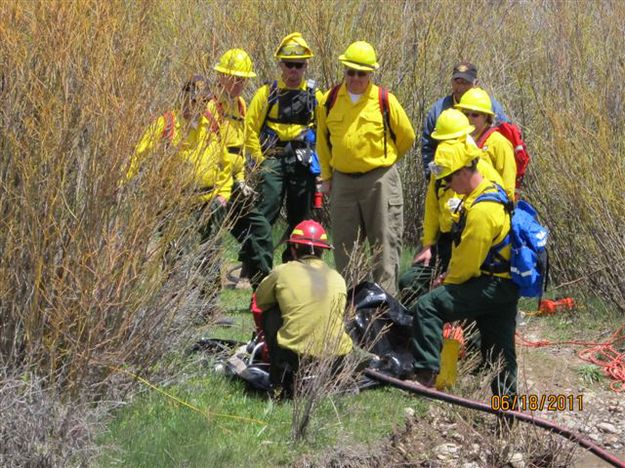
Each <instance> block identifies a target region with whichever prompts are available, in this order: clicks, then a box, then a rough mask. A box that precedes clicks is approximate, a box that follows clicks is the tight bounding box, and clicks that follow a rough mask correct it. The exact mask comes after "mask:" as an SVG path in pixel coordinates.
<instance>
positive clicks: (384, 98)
mask: <svg viewBox="0 0 625 468" xmlns="http://www.w3.org/2000/svg"><path fill="white" fill-rule="evenodd" d="M378 101H379V103H380V110H381V111H382V117H383V118H384V127H385V130H388V132H389V133H390V135H391V138H392V139H393V141H395V140H396V136H395V132H394V131H393V128H392V127H391V106H390V104H389V101H388V89H386V88H382V87H381V86H380V88H379V90H378Z"/></svg>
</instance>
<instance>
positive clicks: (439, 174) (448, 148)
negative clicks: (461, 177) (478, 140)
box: [429, 138, 481, 180]
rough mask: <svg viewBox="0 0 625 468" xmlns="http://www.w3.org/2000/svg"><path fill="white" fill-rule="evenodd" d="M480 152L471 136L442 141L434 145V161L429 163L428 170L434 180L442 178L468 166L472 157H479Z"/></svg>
mask: <svg viewBox="0 0 625 468" xmlns="http://www.w3.org/2000/svg"><path fill="white" fill-rule="evenodd" d="M480 152H481V150H480V149H479V148H478V147H477V146H476V145H475V143H474V141H473V139H472V138H465V139H463V140H448V141H442V142H441V143H440V144H439V145H438V146H437V147H436V153H435V154H434V161H432V162H431V163H430V165H429V168H430V172H431V173H432V174H434V177H435V178H436V180H440V179H444V178H445V177H447V176H448V175H450V174H453V173H454V172H456V171H457V170H459V169H462V168H463V167H465V166H470V165H471V163H472V162H473V160H474V159H477V158H479V157H480Z"/></svg>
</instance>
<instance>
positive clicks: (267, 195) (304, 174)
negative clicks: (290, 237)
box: [256, 151, 315, 262]
mask: <svg viewBox="0 0 625 468" xmlns="http://www.w3.org/2000/svg"><path fill="white" fill-rule="evenodd" d="M257 192H258V198H259V199H258V202H257V205H256V209H257V210H258V211H259V212H260V213H261V214H262V215H263V216H265V218H267V221H269V224H270V225H272V226H273V224H274V223H275V222H276V220H277V219H278V216H279V215H280V210H281V209H282V204H283V203H284V204H285V208H286V220H287V224H288V226H287V229H288V233H289V234H290V233H291V231H293V228H294V227H295V226H297V225H298V224H299V223H300V222H302V221H304V220H305V219H309V218H310V216H311V208H312V197H313V194H314V192H315V177H314V176H313V175H312V174H311V172H310V169H309V168H308V167H307V166H304V165H303V164H302V163H301V162H299V161H298V160H297V158H296V157H295V156H294V153H293V152H292V151H289V152H283V153H281V154H279V155H278V156H277V157H275V158H274V157H272V158H267V159H265V160H264V161H263V162H262V164H261V166H260V181H259V184H258V186H257ZM272 255H273V252H272ZM288 260H291V253H290V249H289V248H286V249H285V251H284V253H283V255H282V261H283V262H284V261H288Z"/></svg>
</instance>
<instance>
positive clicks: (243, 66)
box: [213, 49, 256, 78]
mask: <svg viewBox="0 0 625 468" xmlns="http://www.w3.org/2000/svg"><path fill="white" fill-rule="evenodd" d="M213 70H216V71H218V72H220V73H224V74H226V75H232V76H240V77H242V78H254V77H255V76H256V73H254V65H253V64H252V59H251V58H250V56H249V55H247V52H245V51H244V50H243V49H230V50H228V51H226V52H225V53H224V54H223V55H222V56H221V58H220V59H219V63H218V64H217V65H215V66H214V67H213Z"/></svg>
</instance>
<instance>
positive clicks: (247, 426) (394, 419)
mask: <svg viewBox="0 0 625 468" xmlns="http://www.w3.org/2000/svg"><path fill="white" fill-rule="evenodd" d="M198 374H203V375H197V376H196V377H194V378H192V379H190V380H189V381H187V382H186V383H184V384H182V385H174V386H172V387H169V388H167V391H168V392H169V393H171V394H173V395H175V396H176V397H177V398H180V399H182V400H185V401H187V402H189V403H190V404H192V405H193V406H194V407H196V408H201V409H202V410H204V411H207V412H210V413H209V414H213V415H212V416H211V415H209V416H205V415H203V414H198V413H197V412H195V411H193V410H191V409H189V408H187V407H184V406H182V405H180V404H178V403H176V402H175V401H174V400H172V399H171V398H168V397H166V396H163V395H161V394H160V393H157V392H155V391H150V392H147V393H146V394H144V395H142V396H140V397H138V398H137V399H136V400H135V401H134V402H133V403H132V404H131V405H129V406H128V407H126V408H124V409H121V410H119V411H118V412H117V414H116V416H115V418H114V420H113V421H112V422H111V424H110V425H109V426H108V432H107V433H106V434H105V435H104V436H103V437H102V439H101V441H100V442H101V444H102V445H106V446H116V447H117V448H116V449H115V450H107V451H106V454H105V455H104V456H103V457H102V458H101V459H100V465H101V466H110V465H116V464H119V465H123V466H136V467H142V466H146V467H148V466H149V467H153V466H198V467H199V466H251V465H257V466H270V465H283V464H288V463H291V462H293V461H294V460H296V459H297V458H298V457H300V456H302V455H304V454H309V453H312V452H314V451H320V450H323V449H326V448H330V447H333V446H336V445H341V446H345V445H349V444H363V443H365V444H366V443H369V442H374V441H376V440H379V439H380V438H381V437H383V436H384V435H387V434H389V433H390V432H391V431H392V429H393V427H394V426H396V425H398V424H402V420H403V417H404V416H403V408H404V407H406V406H412V407H415V405H416V406H417V408H422V403H421V402H420V401H419V400H416V399H415V398H411V397H409V396H408V395H406V394H404V393H402V392H400V391H399V390H396V389H391V388H382V389H376V390H370V391H367V392H364V393H362V394H359V395H353V396H335V397H332V398H331V400H326V401H325V402H324V403H323V404H322V406H321V407H320V409H319V411H318V412H317V413H316V415H315V416H314V419H313V421H312V427H311V430H310V431H309V434H310V437H309V438H308V439H307V440H306V441H304V442H300V443H297V444H294V443H292V442H291V441H290V430H291V413H292V406H291V403H290V402H285V403H273V402H272V401H271V400H268V399H266V398H264V397H262V396H260V395H256V394H251V393H248V392H247V391H246V390H245V389H244V386H243V384H242V383H241V382H238V381H233V380H230V379H228V378H225V377H222V376H219V375H215V374H212V373H210V372H208V371H206V370H204V371H203V372H198ZM215 413H219V414H220V415H222V416H217V415H215ZM236 418H250V419H254V420H258V422H256V421H251V420H241V419H236Z"/></svg>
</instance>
